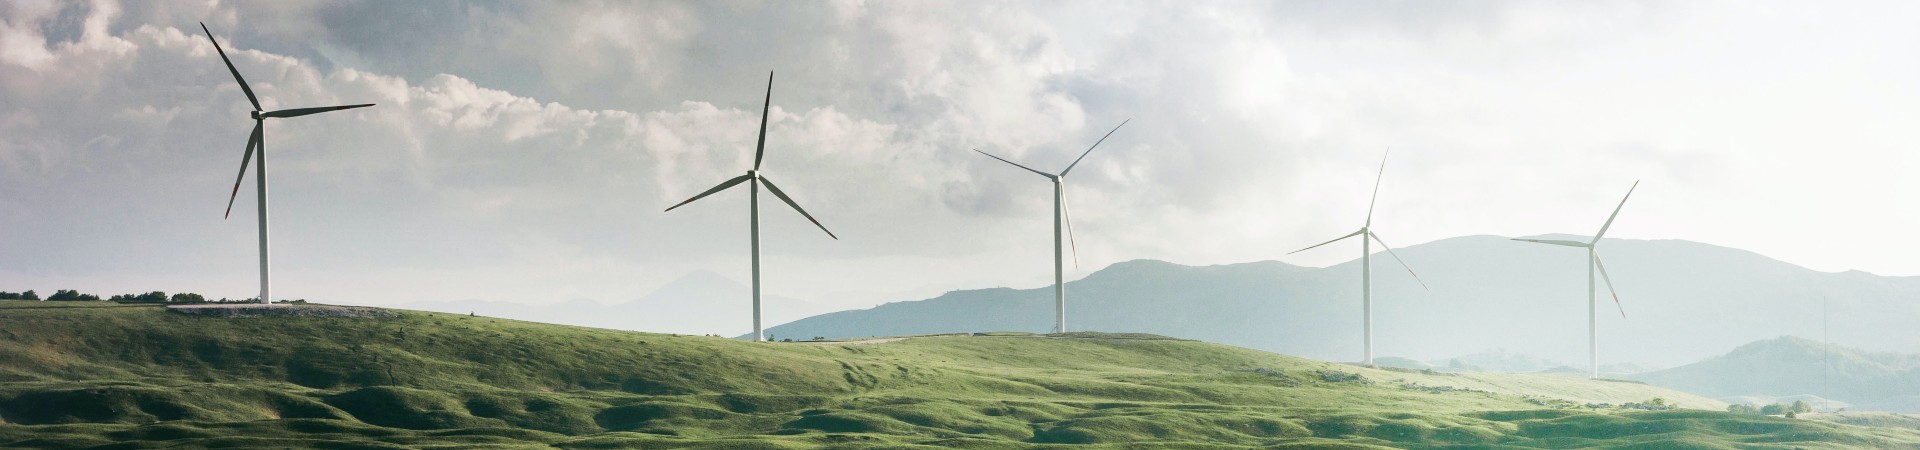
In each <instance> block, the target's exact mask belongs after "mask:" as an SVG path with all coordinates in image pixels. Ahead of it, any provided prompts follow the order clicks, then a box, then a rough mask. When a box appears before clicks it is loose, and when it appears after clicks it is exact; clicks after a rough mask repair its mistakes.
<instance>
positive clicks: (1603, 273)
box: [1592, 251, 1627, 319]
mask: <svg viewBox="0 0 1920 450" xmlns="http://www.w3.org/2000/svg"><path fill="white" fill-rule="evenodd" d="M1592 253H1593V266H1594V267H1598V268H1600V280H1601V281H1605V282H1607V293H1608V294H1613V307H1614V308H1618V309H1620V318H1622V319H1625V318H1627V308H1626V307H1625V306H1620V291H1616V290H1613V277H1611V276H1607V265H1606V263H1602V262H1600V252H1598V251H1594V252H1592Z"/></svg>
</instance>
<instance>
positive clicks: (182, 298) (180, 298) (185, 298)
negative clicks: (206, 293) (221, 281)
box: [167, 292, 207, 303]
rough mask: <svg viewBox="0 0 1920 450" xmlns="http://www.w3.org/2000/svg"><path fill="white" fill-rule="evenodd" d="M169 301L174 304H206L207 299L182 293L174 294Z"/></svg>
mask: <svg viewBox="0 0 1920 450" xmlns="http://www.w3.org/2000/svg"><path fill="white" fill-rule="evenodd" d="M167 301H168V302H172V303H206V302H207V298H206V297H202V296H200V294H195V293H192V292H181V293H178V294H173V297H172V298H169V299H167Z"/></svg>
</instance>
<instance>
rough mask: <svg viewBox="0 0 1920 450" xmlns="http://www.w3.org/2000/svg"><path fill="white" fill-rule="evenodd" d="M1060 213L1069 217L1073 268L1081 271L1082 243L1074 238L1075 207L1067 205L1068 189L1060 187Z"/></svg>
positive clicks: (1068, 241)
mask: <svg viewBox="0 0 1920 450" xmlns="http://www.w3.org/2000/svg"><path fill="white" fill-rule="evenodd" d="M1060 212H1061V213H1063V214H1065V215H1066V216H1067V244H1069V245H1072V246H1073V268H1074V269H1075V270H1079V269H1080V242H1079V241H1076V240H1074V238H1073V207H1072V206H1071V205H1069V204H1068V203H1067V187H1066V186H1061V187H1060Z"/></svg>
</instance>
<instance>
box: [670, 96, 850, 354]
mask: <svg viewBox="0 0 1920 450" xmlns="http://www.w3.org/2000/svg"><path fill="white" fill-rule="evenodd" d="M763 102H764V103H762V104H761V105H760V143H759V144H757V145H755V146H754V148H753V169H751V170H748V171H747V174H746V175H741V176H737V177H733V179H730V180H727V181H722V182H720V184H719V185H716V186H714V187H713V188H712V189H707V191H706V192H701V193H700V195H695V196H693V198H689V199H687V201H684V202H680V203H679V204H675V205H673V206H672V207H669V208H667V211H672V210H673V208H679V207H680V206H682V205H686V204H688V203H693V201H694V200H699V199H700V198H701V197H706V196H708V195H713V193H715V192H720V191H724V190H727V188H730V187H733V186H734V185H737V184H740V183H746V182H748V181H752V183H749V184H748V185H747V220H748V222H749V223H750V225H749V226H748V229H749V230H751V231H750V233H751V234H752V241H753V340H755V341H765V340H767V336H766V333H765V331H764V330H762V329H761V328H760V185H762V184H764V185H767V191H768V192H772V193H773V196H775V197H780V201H783V202H787V206H792V207H793V210H794V211H799V212H800V215H801V216H805V217H806V218H807V220H808V221H811V222H813V226H816V227H820V231H826V232H827V236H828V237H832V238H833V239H834V240H840V237H839V236H834V235H833V232H832V231H827V226H826V225H821V224H820V221H819V220H814V218H813V215H812V214H807V210H805V209H801V208H800V204H798V203H794V202H793V199H792V198H789V197H787V194H786V193H785V192H780V188H779V187H778V186H774V185H773V180H769V179H767V177H766V176H764V175H761V174H760V161H761V160H762V159H764V158H765V157H766V156H767V108H768V107H769V106H771V105H773V72H767V97H766V99H765V100H764V101H763Z"/></svg>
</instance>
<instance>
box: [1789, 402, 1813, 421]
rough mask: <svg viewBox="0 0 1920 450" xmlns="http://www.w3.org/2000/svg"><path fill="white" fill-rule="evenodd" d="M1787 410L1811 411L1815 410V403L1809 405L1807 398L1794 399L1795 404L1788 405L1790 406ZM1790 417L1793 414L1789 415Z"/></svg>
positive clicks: (1794, 411) (1795, 411)
mask: <svg viewBox="0 0 1920 450" xmlns="http://www.w3.org/2000/svg"><path fill="white" fill-rule="evenodd" d="M1787 412H1790V413H1810V412H1813V405H1809V404H1807V401H1806V400H1794V401H1793V405H1792V406H1788V407H1787ZM1789 417H1791V416H1789Z"/></svg>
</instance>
